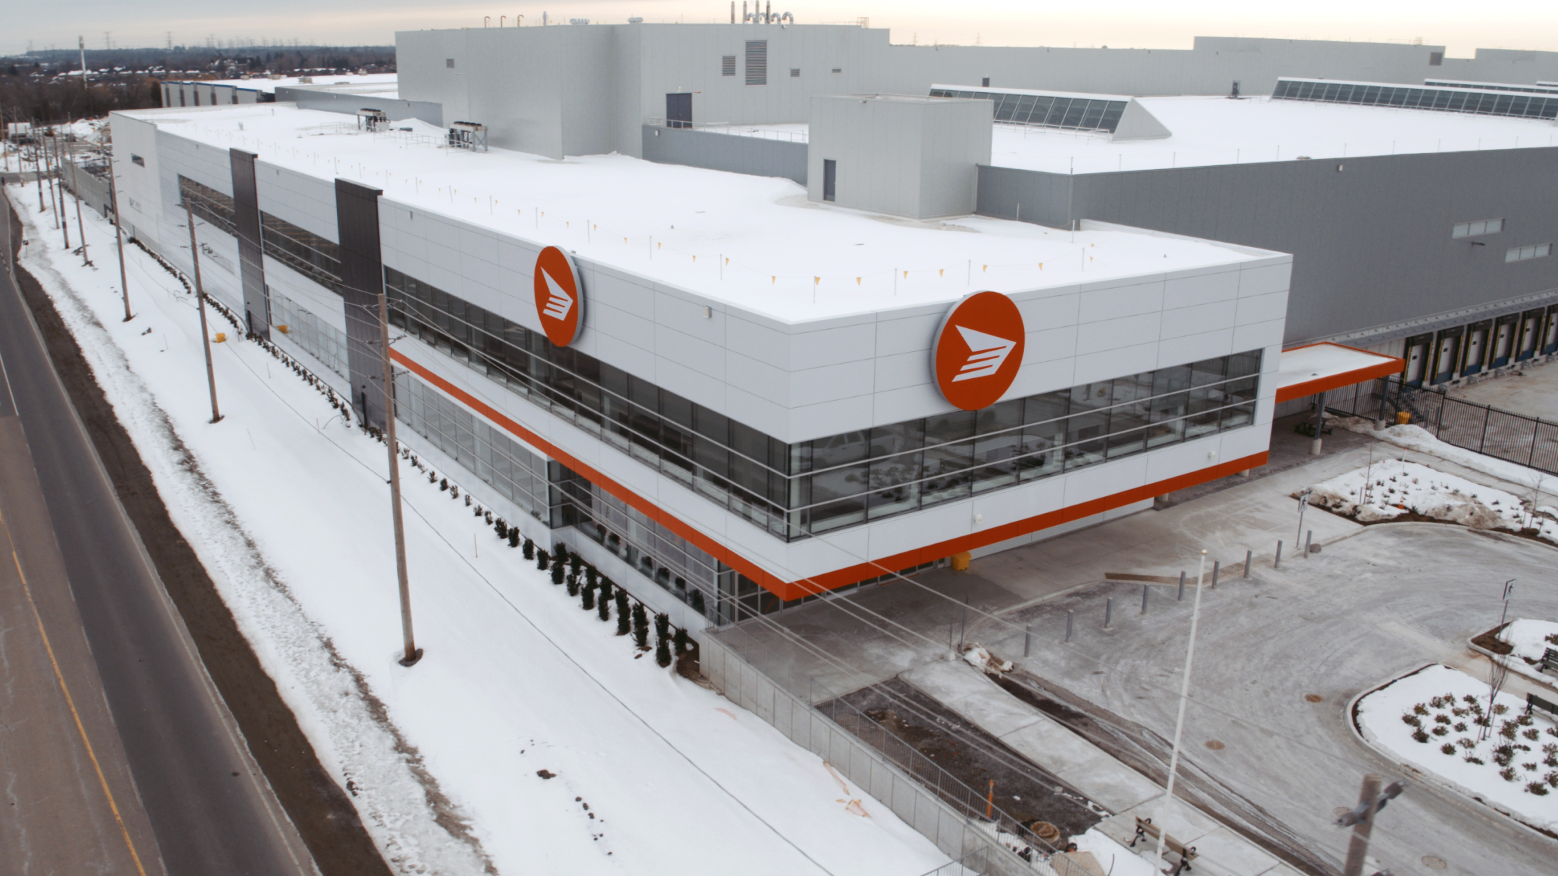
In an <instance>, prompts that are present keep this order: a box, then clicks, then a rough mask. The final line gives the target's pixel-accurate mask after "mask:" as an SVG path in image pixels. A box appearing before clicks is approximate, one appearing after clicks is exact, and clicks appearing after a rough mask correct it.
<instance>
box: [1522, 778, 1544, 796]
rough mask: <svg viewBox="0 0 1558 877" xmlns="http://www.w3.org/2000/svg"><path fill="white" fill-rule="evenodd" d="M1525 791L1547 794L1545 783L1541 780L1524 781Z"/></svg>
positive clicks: (1534, 793)
mask: <svg viewBox="0 0 1558 877" xmlns="http://www.w3.org/2000/svg"><path fill="white" fill-rule="evenodd" d="M1526 791H1528V792H1530V793H1531V794H1533V795H1545V794H1547V785H1546V784H1545V783H1543V782H1542V781H1541V780H1537V781H1536V782H1531V783H1526Z"/></svg>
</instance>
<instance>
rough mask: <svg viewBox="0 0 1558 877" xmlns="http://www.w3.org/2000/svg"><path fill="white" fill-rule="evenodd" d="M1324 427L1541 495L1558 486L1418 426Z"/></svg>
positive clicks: (1351, 422) (1344, 420)
mask: <svg viewBox="0 0 1558 877" xmlns="http://www.w3.org/2000/svg"><path fill="white" fill-rule="evenodd" d="M1327 423H1331V424H1334V425H1336V426H1340V427H1341V428H1342V429H1345V430H1348V431H1350V432H1356V433H1359V434H1361V435H1367V436H1372V437H1374V438H1377V439H1379V440H1381V441H1386V442H1390V443H1391V444H1393V445H1396V446H1397V447H1402V448H1406V449H1407V450H1411V451H1420V452H1422V453H1424V454H1432V455H1433V456H1435V457H1438V458H1439V459H1441V460H1448V461H1450V462H1452V463H1455V464H1457V465H1460V466H1465V467H1466V468H1468V469H1475V470H1476V471H1478V472H1481V473H1483V474H1484V475H1492V476H1493V477H1494V478H1498V479H1500V480H1502V481H1507V482H1509V483H1511V484H1519V485H1522V486H1524V487H1531V488H1535V489H1539V490H1541V492H1543V493H1551V492H1552V488H1553V487H1555V486H1558V478H1554V477H1553V476H1552V475H1549V474H1548V473H1546V472H1541V471H1538V470H1536V469H1532V468H1530V467H1529V466H1522V465H1520V464H1519V463H1511V462H1509V461H1507V460H1500V459H1498V458H1497V457H1489V456H1488V455H1486V454H1479V453H1477V452H1476V451H1469V450H1467V449H1465V448H1458V447H1456V446H1455V445H1452V444H1449V443H1448V442H1442V441H1440V440H1439V439H1437V438H1435V437H1434V434H1433V433H1431V432H1429V431H1428V430H1426V429H1423V428H1422V427H1421V426H1414V425H1411V424H1406V425H1403V426H1390V427H1386V428H1385V429H1375V428H1374V421H1372V420H1367V419H1365V418H1362V417H1338V418H1336V419H1335V420H1329V421H1327Z"/></svg>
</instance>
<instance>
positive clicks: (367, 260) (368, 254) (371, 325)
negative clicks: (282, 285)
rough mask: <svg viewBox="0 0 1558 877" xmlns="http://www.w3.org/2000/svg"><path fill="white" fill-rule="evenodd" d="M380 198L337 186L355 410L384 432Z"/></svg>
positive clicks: (354, 186)
mask: <svg viewBox="0 0 1558 877" xmlns="http://www.w3.org/2000/svg"><path fill="white" fill-rule="evenodd" d="M381 194H383V193H382V192H381V191H380V190H378V189H372V188H369V187H367V186H363V185H359V184H357V183H354V182H351V181H350V180H341V179H338V180H336V181H335V209H336V217H337V218H336V222H337V228H338V232H337V233H338V234H339V235H340V237H339V238H338V240H339V241H340V242H341V281H342V284H341V285H342V287H343V288H344V290H345V294H344V295H343V296H342V297H343V298H345V299H346V362H347V369H348V371H349V372H350V373H351V381H352V404H353V407H355V408H356V409H357V410H358V412H359V413H360V414H361V415H362V417H363V420H364V421H365V422H367V423H369V424H371V425H373V426H377V427H380V428H383V427H384V425H385V419H384V370H383V361H382V355H381V353H380V351H379V322H380V321H379V295H380V294H381V293H382V292H383V289H384V263H383V260H382V256H381V255H380V250H379V196H380V195H381Z"/></svg>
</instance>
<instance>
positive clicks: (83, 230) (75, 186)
mask: <svg viewBox="0 0 1558 877" xmlns="http://www.w3.org/2000/svg"><path fill="white" fill-rule="evenodd" d="M78 154H79V153H78ZM70 188H71V192H72V194H74V195H75V196H76V231H77V232H79V233H80V235H81V266H82V267H83V268H84V267H86V266H88V265H90V264H92V260H90V259H88V258H87V227H86V223H84V222H82V221H81V181H80V180H79V179H78V178H77V177H76V159H75V157H74V156H72V157H71V161H70Z"/></svg>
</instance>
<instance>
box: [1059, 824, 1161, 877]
mask: <svg viewBox="0 0 1558 877" xmlns="http://www.w3.org/2000/svg"><path fill="white" fill-rule="evenodd" d="M1071 842H1072V843H1074V844H1076V845H1077V850H1078V851H1079V852H1083V853H1091V854H1092V856H1093V860H1094V861H1096V862H1097V863H1098V867H1099V869H1100V873H1103V874H1109V875H1113V877H1149V875H1151V877H1157V875H1159V874H1162V873H1163V872H1162V871H1160V870H1158V869H1157V868H1154V867H1152V863H1151V862H1148V861H1147V860H1146V859H1144V858H1142V857H1141V856H1138V855H1136V853H1134V852H1132V851H1131V848H1130V847H1127V846H1126V845H1125V844H1122V843H1120V842H1119V841H1117V840H1115V839H1114V838H1112V837H1110V836H1108V835H1107V834H1104V833H1103V832H1101V831H1099V830H1098V829H1096V828H1089V829H1088V830H1087V833H1086V834H1077V835H1072V837H1071Z"/></svg>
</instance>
